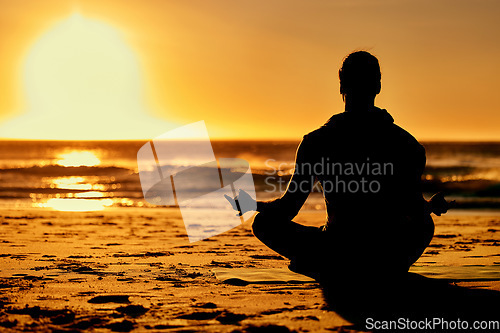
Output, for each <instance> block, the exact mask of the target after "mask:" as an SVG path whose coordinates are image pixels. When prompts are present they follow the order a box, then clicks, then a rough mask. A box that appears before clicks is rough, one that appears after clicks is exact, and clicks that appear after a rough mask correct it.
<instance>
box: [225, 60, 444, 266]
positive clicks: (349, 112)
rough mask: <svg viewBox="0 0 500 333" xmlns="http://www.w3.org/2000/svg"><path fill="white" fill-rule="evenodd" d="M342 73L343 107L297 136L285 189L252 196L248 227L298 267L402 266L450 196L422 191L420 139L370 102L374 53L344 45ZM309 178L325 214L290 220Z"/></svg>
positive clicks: (376, 75)
mask: <svg viewBox="0 0 500 333" xmlns="http://www.w3.org/2000/svg"><path fill="white" fill-rule="evenodd" d="M339 78H340V93H341V94H342V97H343V100H344V102H345V111H344V112H342V113H339V114H336V115H334V116H332V117H331V118H330V119H329V120H328V122H327V123H326V124H324V125H323V126H322V127H320V128H319V129H317V130H315V131H313V132H311V133H309V134H307V135H305V136H304V138H303V140H302V142H301V143H300V145H299V147H298V149H297V154H296V164H295V171H294V174H293V176H292V178H291V180H290V182H289V184H288V187H287V191H286V192H285V193H284V194H283V195H282V196H281V197H280V198H278V199H275V200H272V201H268V202H258V203H257V211H258V212H259V213H258V214H257V215H256V217H255V220H254V222H253V232H254V234H255V236H256V237H257V238H258V239H259V240H261V241H262V242H263V243H264V244H266V245H267V246H268V247H270V248H271V249H273V250H274V251H276V252H278V253H279V254H281V255H283V256H285V257H287V258H289V259H291V264H290V268H291V269H292V270H296V271H299V272H305V273H312V274H316V273H322V272H325V271H326V272H350V273H354V274H355V272H358V273H360V272H366V271H367V270H369V271H371V272H374V273H381V274H393V273H394V274H399V273H404V272H407V271H408V269H409V267H410V266H411V265H412V264H413V263H414V262H415V261H416V260H417V259H418V258H419V257H420V255H421V254H422V253H423V251H424V250H425V248H426V247H427V246H428V244H429V243H430V241H431V239H432V237H433V233H434V223H433V221H432V218H431V216H430V213H431V212H434V213H436V214H437V215H440V214H441V213H445V212H446V211H447V209H448V203H447V202H446V201H445V200H444V198H443V197H442V196H441V195H436V196H434V197H433V198H432V199H431V200H430V201H426V200H425V199H424V198H423V196H422V191H421V175H422V173H423V170H424V167H425V149H424V147H423V146H422V145H420V144H419V143H418V142H417V140H416V139H415V138H414V137H413V136H412V135H411V134H409V133H408V132H406V131H405V130H404V129H402V128H401V127H399V126H397V125H395V124H394V120H393V118H392V117H391V115H390V114H389V113H388V112H387V111H386V110H383V109H379V108H377V107H375V106H374V101H375V96H376V95H377V94H379V92H380V89H381V84H380V81H381V73H380V66H379V63H378V60H377V58H375V57H374V56H373V55H371V54H370V53H368V52H364V51H359V52H354V53H351V54H350V55H349V56H347V57H346V58H345V60H344V62H343V64H342V68H341V69H340V70H339ZM315 181H318V182H319V183H320V184H321V186H322V190H323V194H324V197H325V202H326V208H327V213H328V217H327V221H326V224H325V225H324V226H322V227H319V228H318V227H311V226H305V225H301V224H298V223H295V222H293V221H292V219H293V218H294V217H295V216H296V215H297V214H298V212H299V210H300V208H301V207H302V205H303V204H304V202H305V201H306V199H307V197H308V195H309V193H310V192H311V190H312V189H313V186H314V184H315ZM239 196H240V197H243V196H248V195H247V194H246V193H245V192H243V191H241V192H240V194H239ZM236 199H237V198H236ZM246 199H247V200H248V198H246ZM228 200H229V201H230V202H231V203H232V205H233V207H234V208H235V209H237V208H236V203H235V201H234V200H233V199H231V198H228ZM242 210H243V212H244V207H242Z"/></svg>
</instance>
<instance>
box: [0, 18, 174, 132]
mask: <svg viewBox="0 0 500 333" xmlns="http://www.w3.org/2000/svg"><path fill="white" fill-rule="evenodd" d="M141 74H142V73H141V68H140V66H139V62H138V60H137V58H136V56H135V54H134V52H133V51H132V49H131V48H130V47H129V46H128V45H127V44H126V42H125V40H124V39H123V38H122V36H121V34H120V32H119V31H118V30H116V29H115V28H113V27H112V26H110V25H107V24H105V23H103V22H100V21H97V20H92V19H89V18H86V17H83V16H81V15H80V14H74V15H72V16H71V17H70V18H68V19H66V20H64V21H62V22H60V23H59V24H56V25H55V26H54V27H53V28H52V29H50V30H49V31H47V32H46V33H45V34H43V35H42V36H41V37H40V38H39V39H38V40H37V41H36V43H35V44H34V45H33V46H32V48H31V49H30V51H29V53H28V54H27V57H26V60H25V63H24V68H23V72H22V75H23V77H22V81H23V88H24V92H25V98H26V101H27V104H28V105H27V106H28V109H27V110H26V112H25V113H24V114H23V115H20V116H18V117H16V118H13V119H11V120H9V121H7V122H6V123H4V124H3V125H2V126H0V137H4V138H25V139H27V138H29V139H65V140H68V139H76V140H79V139H143V138H150V137H154V136H156V135H158V134H161V133H163V132H165V131H167V130H169V129H170V128H172V127H175V126H174V125H175V124H172V123H169V122H166V121H164V120H162V119H158V118H155V117H153V116H150V115H148V113H147V107H146V106H145V105H146V104H145V102H144V100H143V91H142V89H143V82H142V75H141Z"/></svg>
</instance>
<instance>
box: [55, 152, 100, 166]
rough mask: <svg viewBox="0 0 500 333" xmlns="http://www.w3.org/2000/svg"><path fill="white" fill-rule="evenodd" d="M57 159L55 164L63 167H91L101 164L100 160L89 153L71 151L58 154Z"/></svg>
mask: <svg viewBox="0 0 500 333" xmlns="http://www.w3.org/2000/svg"><path fill="white" fill-rule="evenodd" d="M59 158H60V159H59V160H58V161H57V164H59V165H61V166H64V167H80V166H87V167H92V166H97V165H99V164H101V160H100V159H99V158H98V157H97V156H96V155H95V154H94V153H92V152H90V151H72V152H70V153H65V154H60V155H59Z"/></svg>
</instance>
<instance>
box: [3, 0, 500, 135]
mask: <svg viewBox="0 0 500 333" xmlns="http://www.w3.org/2000/svg"><path fill="white" fill-rule="evenodd" d="M0 2H1V3H2V6H3V7H2V8H3V9H4V10H2V11H0V21H1V22H3V23H2V29H4V31H8V32H9V33H8V34H4V35H3V36H2V38H1V39H0V49H2V53H1V54H0V72H1V73H2V76H1V78H0V89H2V96H3V97H2V100H1V101H0V138H22V139H55V140H70V139H76V140H79V139H85V140H92V139H105V140H116V139H148V138H154V137H156V136H158V135H160V134H162V133H164V132H166V131H169V130H171V129H173V128H175V127H178V126H182V125H185V124H189V123H192V122H196V121H199V120H205V122H206V124H207V128H208V131H209V134H210V137H211V138H213V139H215V138H217V139H294V140H299V139H300V138H301V137H302V135H304V134H305V133H308V132H309V131H311V130H314V129H315V128H318V127H319V126H321V125H322V124H323V123H324V122H325V121H326V120H327V119H328V118H329V117H330V116H331V115H332V114H335V113H339V112H342V111H343V108H344V105H343V102H342V98H341V96H340V94H339V83H338V75H337V72H338V69H339V67H340V64H341V62H342V59H343V58H344V57H345V56H346V55H347V54H348V53H350V52H352V51H354V50H359V49H365V50H368V51H369V52H371V53H373V54H374V55H376V56H377V57H378V58H379V60H380V63H381V67H382V92H381V94H380V96H378V97H377V100H376V104H377V105H378V106H380V107H382V108H386V109H387V110H388V111H389V112H390V113H391V115H393V117H394V119H395V121H396V123H397V124H399V125H401V126H402V127H404V128H405V129H408V130H409V131H410V132H411V133H412V134H414V135H415V136H416V137H417V139H419V140H461V141H467V140H473V141H478V140H500V131H499V130H498V124H499V123H500V110H499V108H498V105H497V103H496V99H497V98H496V95H497V91H498V80H497V78H498V76H499V75H500V66H498V64H497V60H498V59H499V57H500V44H499V43H497V42H493V41H496V39H495V36H496V35H495V32H497V31H498V30H499V28H500V26H499V24H500V23H499V21H498V16H499V15H500V4H499V3H498V2H494V1H481V2H472V1H469V2H464V1H461V2H456V1H451V0H445V1H439V2H438V3H436V2H432V1H427V0H426V1H418V2H417V1H414V2H411V1H410V2H408V1H382V2H370V1H364V0H361V1H326V2H325V1H310V2H308V3H307V5H306V4H305V3H304V2H303V1H298V0H297V1H296V0H292V1H283V0H277V1H271V2H269V3H264V2H254V1H238V2H234V1H227V0H213V1H209V2H207V1H194V2H190V3H189V4H188V3H186V2H183V1H153V2H141V1H129V2H126V3H124V2H123V1H117V0H109V1H106V2H102V1H97V0H89V1H76V2H75V1H59V0H46V1H43V2H42V1H34V0H27V1H23V2H22V4H21V3H19V2H13V1H2V0H0ZM451 9H453V10H451Z"/></svg>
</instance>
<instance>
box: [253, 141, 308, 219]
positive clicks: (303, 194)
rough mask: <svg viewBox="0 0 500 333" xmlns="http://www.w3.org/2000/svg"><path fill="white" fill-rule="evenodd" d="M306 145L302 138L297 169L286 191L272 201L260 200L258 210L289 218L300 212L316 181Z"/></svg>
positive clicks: (296, 158) (296, 161)
mask: <svg viewBox="0 0 500 333" xmlns="http://www.w3.org/2000/svg"><path fill="white" fill-rule="evenodd" d="M306 146H307V144H306V142H305V140H302V142H301V143H300V145H299V147H298V148H297V153H296V156H295V169H294V172H293V175H292V178H291V179H290V181H289V183H288V186H287V189H286V191H285V193H284V194H283V195H282V196H281V197H280V198H277V199H274V200H271V201H258V202H257V211H258V212H265V213H270V214H276V215H278V216H280V217H282V218H285V219H289V220H291V219H293V218H294V217H295V216H296V215H297V214H298V213H299V211H300V209H301V208H302V206H303V205H304V202H305V201H306V199H307V197H308V196H309V193H310V192H311V191H312V189H313V186H314V183H315V178H314V175H312V174H311V173H310V171H311V169H312V165H311V160H310V159H308V154H309V153H310V152H309V150H308V149H307V148H306Z"/></svg>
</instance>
